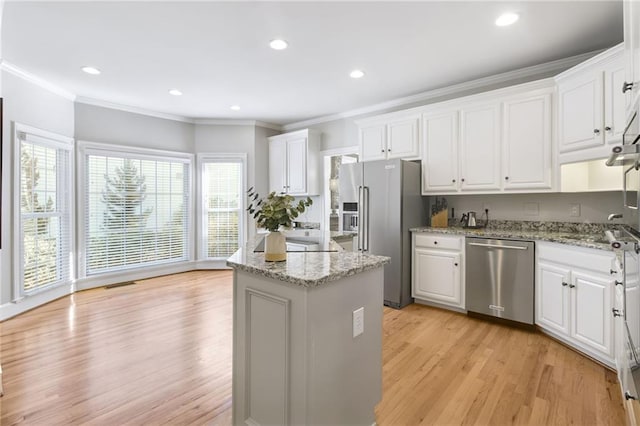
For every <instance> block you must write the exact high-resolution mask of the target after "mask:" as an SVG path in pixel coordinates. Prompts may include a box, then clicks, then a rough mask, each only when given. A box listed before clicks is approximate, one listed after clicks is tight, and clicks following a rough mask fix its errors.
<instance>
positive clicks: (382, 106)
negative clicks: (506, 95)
mask: <svg viewBox="0 0 640 426" xmlns="http://www.w3.org/2000/svg"><path fill="white" fill-rule="evenodd" d="M601 52H603V50H596V51H592V52H587V53H582V54H580V55H575V56H570V57H568V58H563V59H558V60H555V61H551V62H545V63H543V64H538V65H533V66H530V67H526V68H520V69H517V70H513V71H507V72H503V73H501V74H495V75H492V76H488V77H481V78H478V79H476V80H471V81H466V82H464V83H459V84H454V85H452V86H447V87H442V88H439V89H434V90H429V91H426V92H421V93H417V94H415V95H411V96H406V97H403V98H397V99H392V100H390V101H385V102H380V103H378V104H374V105H370V106H367V107H363V108H356V109H352V110H350V111H345V112H340V113H336V114H330V115H325V116H322V117H316V118H312V119H309V120H304V121H299V122H296V123H289V124H285V125H283V126H282V129H283V130H284V131H290V130H295V129H300V128H306V127H309V126H312V125H315V124H321V123H326V122H329V121H334V120H340V119H343V118H349V117H355V116H358V115H365V114H370V113H375V112H381V111H385V110H388V109H391V108H395V107H398V106H403V105H408V104H412V103H416V102H422V101H428V100H430V99H434V98H440V97H443V96H449V95H455V94H458V93H461V92H465V91H468V90H473V89H480V88H483V87H487V86H491V85H494V84H499V83H505V82H508V81H513V80H517V79H521V78H528V77H535V76H537V75H541V74H544V73H548V72H554V71H557V72H560V71H564V70H566V69H567V68H571V67H573V66H575V65H577V64H580V63H581V62H584V61H586V60H587V59H589V58H591V57H593V56H595V55H597V54H599V53H601Z"/></svg>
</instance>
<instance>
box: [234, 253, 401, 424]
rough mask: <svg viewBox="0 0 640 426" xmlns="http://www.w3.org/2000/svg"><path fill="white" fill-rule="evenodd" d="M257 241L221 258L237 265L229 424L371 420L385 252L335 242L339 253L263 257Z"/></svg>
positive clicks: (378, 375) (376, 396)
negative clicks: (352, 248)
mask: <svg viewBox="0 0 640 426" xmlns="http://www.w3.org/2000/svg"><path fill="white" fill-rule="evenodd" d="M257 242H259V241H253V242H252V243H250V244H248V245H247V246H246V247H243V248H241V249H240V250H238V251H237V252H236V253H235V254H234V255H233V256H231V257H230V258H229V259H228V260H227V265H229V266H230V267H232V268H233V269H234V289H233V424H234V425H240V424H242V425H245V424H254V425H261V424H279V425H288V424H295V425H316V424H353V425H372V424H374V423H375V421H376V420H375V414H374V407H375V405H376V404H377V403H378V402H379V401H380V399H381V397H382V309H383V284H384V282H383V281H384V273H383V266H384V265H385V264H386V263H388V262H389V258H387V257H383V256H374V255H370V254H362V253H355V252H346V251H342V250H341V249H340V248H339V246H337V244H336V245H335V247H336V248H337V249H338V250H340V251H336V252H309V251H306V252H292V253H287V260H286V262H265V260H264V253H257V252H254V251H253V248H254V247H255V246H256V243H257ZM332 244H335V243H332ZM361 312H362V315H361V317H360V318H358V317H359V314H360V313H361ZM358 328H360V329H361V330H362V332H359V331H358V330H357V329H358ZM354 336H356V337H354Z"/></svg>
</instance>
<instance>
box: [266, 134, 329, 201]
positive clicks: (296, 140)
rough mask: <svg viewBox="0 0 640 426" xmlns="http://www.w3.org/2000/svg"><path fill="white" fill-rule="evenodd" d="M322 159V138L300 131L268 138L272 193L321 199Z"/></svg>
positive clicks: (270, 188)
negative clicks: (315, 196) (317, 196)
mask: <svg viewBox="0 0 640 426" xmlns="http://www.w3.org/2000/svg"><path fill="white" fill-rule="evenodd" d="M321 179H322V156H321V155H320V134H319V133H317V132H314V131H311V130H300V131H297V132H291V133H285V134H282V135H277V136H272V137H270V138H269V191H270V192H271V191H275V192H276V193H286V194H290V195H319V194H320V192H321Z"/></svg>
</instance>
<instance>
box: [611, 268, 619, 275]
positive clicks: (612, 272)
mask: <svg viewBox="0 0 640 426" xmlns="http://www.w3.org/2000/svg"><path fill="white" fill-rule="evenodd" d="M609 273H610V274H611V275H614V274H617V273H618V271H616V270H615V269H609Z"/></svg>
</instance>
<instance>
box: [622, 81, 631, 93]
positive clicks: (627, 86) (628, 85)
mask: <svg viewBox="0 0 640 426" xmlns="http://www.w3.org/2000/svg"><path fill="white" fill-rule="evenodd" d="M631 89H633V83H627V82H626V81H625V82H624V83H622V93H627V92H628V91H629V90H631Z"/></svg>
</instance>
